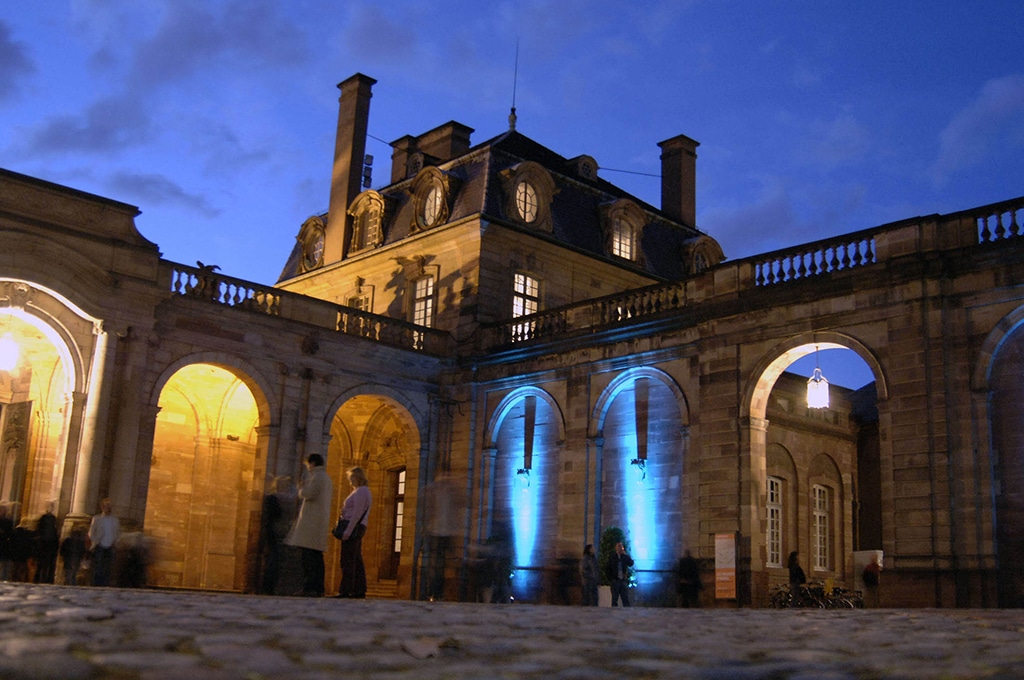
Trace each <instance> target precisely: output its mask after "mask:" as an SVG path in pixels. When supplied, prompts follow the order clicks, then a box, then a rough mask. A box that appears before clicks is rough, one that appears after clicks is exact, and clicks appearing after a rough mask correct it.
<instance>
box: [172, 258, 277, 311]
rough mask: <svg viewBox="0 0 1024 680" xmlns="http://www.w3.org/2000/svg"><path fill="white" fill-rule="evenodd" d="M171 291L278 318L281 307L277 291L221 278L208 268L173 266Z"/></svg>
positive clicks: (226, 277) (224, 277)
mask: <svg viewBox="0 0 1024 680" xmlns="http://www.w3.org/2000/svg"><path fill="white" fill-rule="evenodd" d="M171 292H172V293H176V294H178V295H184V296H186V297H194V298H200V299H203V300H209V301H211V302H216V303H218V304H222V305H227V306H229V307H241V308H242V309H248V310H249V311H253V312H260V313H262V314H268V315H270V316H277V315H278V313H279V311H280V308H281V295H280V291H277V290H275V289H273V288H267V287H260V286H256V285H254V284H252V283H250V282H248V281H242V280H241V279H234V278H231V277H228V276H221V275H220V274H217V273H216V271H214V270H213V269H212V268H211V267H189V266H186V265H181V264H173V263H172V270H171Z"/></svg>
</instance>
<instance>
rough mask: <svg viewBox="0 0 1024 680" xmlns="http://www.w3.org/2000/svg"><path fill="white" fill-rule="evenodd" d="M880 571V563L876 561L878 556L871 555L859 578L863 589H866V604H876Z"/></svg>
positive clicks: (873, 605) (870, 605)
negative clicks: (862, 582) (862, 583)
mask: <svg viewBox="0 0 1024 680" xmlns="http://www.w3.org/2000/svg"><path fill="white" fill-rule="evenodd" d="M881 573H882V565H880V564H879V563H878V556H877V555H872V556H871V561H870V562H868V563H867V564H866V565H865V566H864V571H863V573H861V579H862V580H863V581H864V590H866V591H867V598H866V599H867V606H869V607H877V606H878V582H879V575H880V574H881Z"/></svg>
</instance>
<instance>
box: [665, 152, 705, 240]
mask: <svg viewBox="0 0 1024 680" xmlns="http://www.w3.org/2000/svg"><path fill="white" fill-rule="evenodd" d="M658 146H660V147H661V211H662V212H663V213H665V214H666V215H668V216H669V217H671V218H672V219H674V220H677V221H679V222H683V223H684V224H688V225H690V226H691V227H695V226H697V147H698V146H700V142H696V141H694V140H692V139H690V138H689V137H687V136H686V135H679V136H677V137H673V138H672V139H666V140H665V141H664V142H659V143H658Z"/></svg>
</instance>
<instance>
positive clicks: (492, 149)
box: [280, 130, 702, 280]
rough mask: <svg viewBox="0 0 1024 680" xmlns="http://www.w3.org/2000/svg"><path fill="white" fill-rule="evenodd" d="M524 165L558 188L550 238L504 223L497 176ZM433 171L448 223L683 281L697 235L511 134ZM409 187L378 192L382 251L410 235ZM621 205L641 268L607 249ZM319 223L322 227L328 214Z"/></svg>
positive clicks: (287, 271) (294, 266) (285, 275)
mask: <svg viewBox="0 0 1024 680" xmlns="http://www.w3.org/2000/svg"><path fill="white" fill-rule="evenodd" d="M523 161H533V162H536V163H538V164H540V165H542V166H543V167H545V168H546V169H547V170H548V171H549V172H550V173H551V175H552V178H553V179H554V181H555V184H556V186H557V193H555V195H554V197H553V199H552V203H551V215H552V226H553V228H552V232H551V233H550V234H548V233H545V232H540V231H536V230H530V229H528V228H525V227H521V226H517V225H516V223H515V221H514V220H513V219H511V218H510V216H508V215H506V206H507V205H508V201H507V198H506V196H505V195H504V189H503V186H502V181H501V175H500V173H501V172H502V171H503V170H506V169H508V168H510V167H514V166H515V165H517V164H518V163H521V162H523ZM436 167H438V168H439V169H440V170H442V171H444V172H446V173H448V174H449V176H450V177H452V178H453V179H455V180H456V184H457V186H456V189H455V192H454V201H453V203H452V209H451V214H450V216H449V222H451V221H456V220H460V219H463V218H466V217H470V216H474V215H480V216H481V217H482V218H483V219H485V220H487V221H489V222H493V223H502V224H506V225H508V226H509V227H511V228H517V229H519V230H520V231H522V232H523V233H527V234H529V233H531V232H532V233H533V234H534V235H535V236H536V237H538V238H544V239H553V240H555V241H557V242H560V243H563V244H565V245H567V246H569V247H571V248H573V249H575V250H579V251H583V252H587V253H590V254H592V255H593V256H594V257H597V258H599V259H603V260H605V261H607V262H611V263H613V264H616V265H618V266H622V267H624V268H627V269H631V270H633V271H643V272H644V273H646V274H648V275H649V276H651V277H652V278H655V279H658V280H677V279H680V278H683V277H684V276H685V275H686V271H685V269H684V263H683V257H682V253H683V248H684V244H685V242H686V241H688V240H690V239H693V238H695V237H697V236H700V235H701V234H702V232H700V231H699V230H697V229H696V228H694V227H692V226H689V225H684V224H680V223H678V222H674V221H672V220H670V219H668V218H666V217H665V216H664V215H663V214H662V213H661V211H660V210H659V209H657V208H655V207H654V206H651V205H650V204H648V203H646V202H644V201H641V200H640V199H638V198H636V197H635V196H632V195H631V194H629V193H628V192H626V191H624V190H623V189H621V188H619V187H617V186H615V185H614V184H612V183H611V182H608V181H606V180H604V179H602V178H600V177H599V176H597V177H594V178H586V177H582V176H580V175H579V174H577V172H576V170H575V164H574V162H573V161H572V160H571V159H567V158H565V157H564V156H561V155H559V154H557V153H555V152H554V151H552V150H551V149H548V148H547V147H545V146H543V145H541V144H539V143H537V142H535V141H534V140H532V139H530V138H529V137H527V136H525V135H523V134H521V133H520V132H517V131H515V130H509V131H507V132H504V133H502V134H500V135H498V136H496V137H493V138H491V139H489V140H487V141H485V142H482V143H480V144H477V145H475V146H473V147H472V148H471V149H469V150H468V151H467V152H466V153H465V154H463V155H461V156H459V157H457V158H454V159H452V160H449V161H445V162H442V163H439V164H438V165H437V166H436ZM412 184H413V178H408V179H404V180H402V181H400V182H396V183H394V184H390V185H388V186H385V187H381V188H380V189H377V191H378V192H379V193H380V194H381V195H383V196H384V197H385V199H386V201H387V202H388V209H387V211H386V213H387V214H386V216H385V223H384V225H383V228H384V244H385V245H387V244H392V243H397V242H399V241H402V240H404V239H406V238H408V237H409V236H410V235H411V225H412V223H413V214H412V210H413V202H412V196H411V187H412ZM622 198H624V199H629V200H631V201H633V202H634V203H636V205H637V206H638V207H639V208H640V209H641V210H642V211H643V212H644V214H645V216H646V218H647V224H646V225H645V227H644V229H643V238H642V241H641V244H640V248H641V251H642V253H643V260H642V264H640V263H633V262H628V261H625V260H622V259H619V258H616V257H613V256H611V255H609V254H608V253H607V252H606V249H605V237H604V234H603V231H602V227H601V206H602V204H606V203H610V202H612V201H615V200H618V199H622ZM321 217H322V218H323V219H324V220H325V221H326V219H327V214H326V213H324V214H323V215H322V216H321ZM300 250H301V248H300V246H299V244H296V247H295V248H294V249H293V251H292V253H291V255H290V257H289V258H288V262H287V263H286V265H285V267H284V270H283V271H282V272H281V278H280V280H286V279H289V278H292V277H294V276H296V275H297V273H298V264H299V257H300Z"/></svg>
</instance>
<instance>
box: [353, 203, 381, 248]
mask: <svg viewBox="0 0 1024 680" xmlns="http://www.w3.org/2000/svg"><path fill="white" fill-rule="evenodd" d="M385 213H386V203H385V201H384V197H383V196H382V195H381V194H380V193H379V192H377V191H364V192H363V193H361V194H359V195H358V196H357V197H356V200H354V201H353V202H352V207H351V208H349V211H348V214H349V215H351V216H352V240H351V242H350V243H349V253H357V252H359V251H360V250H367V249H369V248H377V247H378V246H380V245H381V244H383V243H384V217H385Z"/></svg>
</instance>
